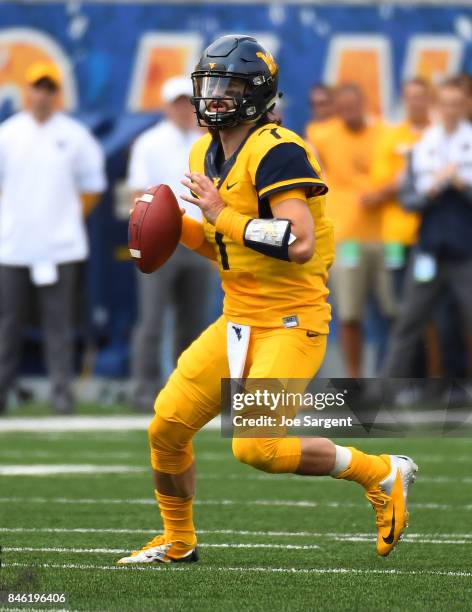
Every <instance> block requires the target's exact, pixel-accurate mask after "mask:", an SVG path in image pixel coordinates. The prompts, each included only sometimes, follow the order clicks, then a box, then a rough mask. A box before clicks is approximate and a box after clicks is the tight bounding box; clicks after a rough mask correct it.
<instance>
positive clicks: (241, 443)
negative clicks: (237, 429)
mask: <svg viewBox="0 0 472 612" xmlns="http://www.w3.org/2000/svg"><path fill="white" fill-rule="evenodd" d="M233 454H234V456H235V457H236V459H237V460H238V461H241V463H246V464H247V465H251V466H252V467H255V468H257V469H258V470H262V471H264V472H271V471H272V470H271V463H272V459H273V452H271V449H270V445H269V444H267V443H266V440H264V439H262V438H233Z"/></svg>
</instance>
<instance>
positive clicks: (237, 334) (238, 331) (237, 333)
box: [231, 325, 242, 340]
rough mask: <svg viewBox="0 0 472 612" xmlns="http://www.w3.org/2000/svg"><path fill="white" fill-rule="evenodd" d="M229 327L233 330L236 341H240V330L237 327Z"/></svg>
mask: <svg viewBox="0 0 472 612" xmlns="http://www.w3.org/2000/svg"><path fill="white" fill-rule="evenodd" d="M231 327H232V328H233V329H234V333H235V334H236V337H237V339H238V340H241V338H242V335H241V328H240V327H237V326H236V325H232V326H231Z"/></svg>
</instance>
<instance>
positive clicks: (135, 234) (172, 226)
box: [128, 185, 182, 274]
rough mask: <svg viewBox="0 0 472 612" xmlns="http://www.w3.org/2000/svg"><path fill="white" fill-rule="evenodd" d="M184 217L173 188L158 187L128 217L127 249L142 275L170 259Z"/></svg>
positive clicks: (149, 191)
mask: <svg viewBox="0 0 472 612" xmlns="http://www.w3.org/2000/svg"><path fill="white" fill-rule="evenodd" d="M181 233H182V214H181V212H180V207H179V204H178V202H177V200H176V197H175V195H174V194H173V192H172V189H171V188H170V187H169V186H168V185H156V186H155V187H150V188H149V189H147V190H146V191H145V192H144V193H143V195H142V196H140V197H139V198H138V200H137V201H136V203H135V205H134V208H133V211H132V213H131V215H130V218H129V226H128V247H129V251H130V253H131V257H132V258H133V259H134V261H135V263H136V265H137V266H138V268H139V269H140V270H141V272H146V274H149V273H151V272H154V271H155V270H157V269H158V268H160V267H161V266H162V265H163V264H165V262H166V261H167V260H168V259H169V257H170V256H171V255H172V253H173V252H174V251H175V249H176V248H177V245H178V244H179V240H180V235H181Z"/></svg>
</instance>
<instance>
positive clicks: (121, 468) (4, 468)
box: [0, 463, 149, 476]
mask: <svg viewBox="0 0 472 612" xmlns="http://www.w3.org/2000/svg"><path fill="white" fill-rule="evenodd" d="M125 472H126V473H136V472H149V468H144V467H139V466H132V465H95V464H76V463H74V464H54V463H48V464H37V465H0V476H51V475H55V474H119V473H125Z"/></svg>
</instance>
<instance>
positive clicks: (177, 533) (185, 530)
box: [154, 490, 197, 547]
mask: <svg viewBox="0 0 472 612" xmlns="http://www.w3.org/2000/svg"><path fill="white" fill-rule="evenodd" d="M154 492H155V495H156V500H157V503H158V504H159V510H160V511H161V516H162V522H163V523H164V535H165V537H166V539H167V540H169V541H179V542H183V543H184V544H186V545H187V546H189V547H193V546H195V544H196V543H197V537H196V534H195V527H194V524H193V508H192V504H193V497H191V498H190V499H183V498H182V497H171V496H170V495H163V494H162V493H159V491H157V490H156V491H154Z"/></svg>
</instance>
